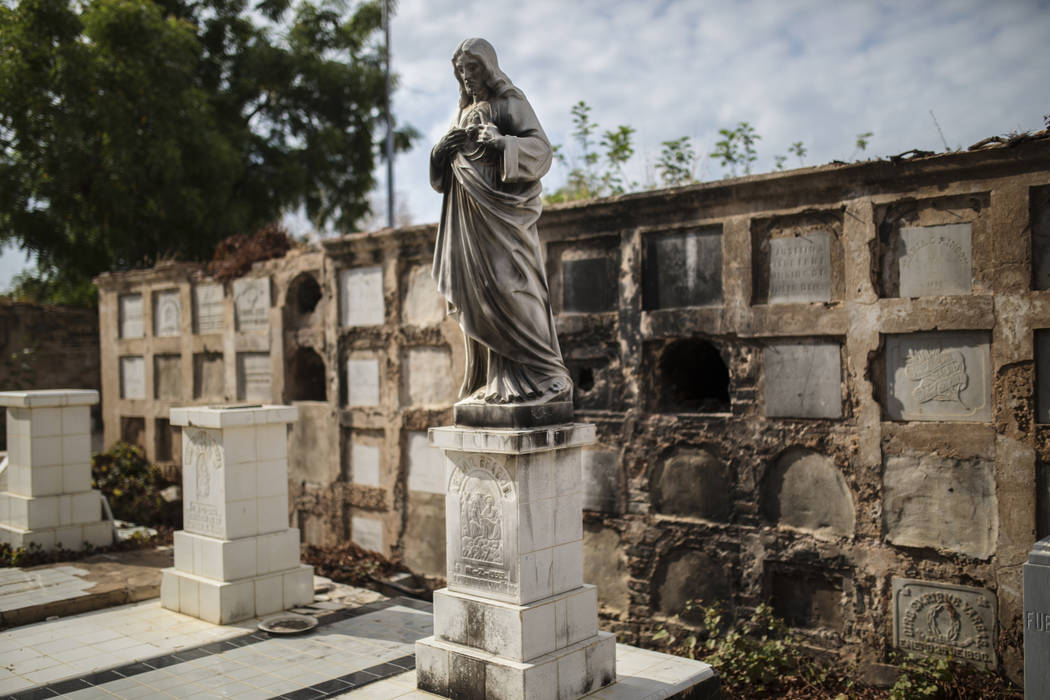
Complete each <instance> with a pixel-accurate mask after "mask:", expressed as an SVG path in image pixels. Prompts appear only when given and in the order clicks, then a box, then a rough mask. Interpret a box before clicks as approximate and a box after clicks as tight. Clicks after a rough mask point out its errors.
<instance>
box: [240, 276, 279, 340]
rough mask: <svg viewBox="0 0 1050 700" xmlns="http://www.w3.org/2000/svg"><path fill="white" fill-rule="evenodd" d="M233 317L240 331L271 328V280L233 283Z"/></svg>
mask: <svg viewBox="0 0 1050 700" xmlns="http://www.w3.org/2000/svg"><path fill="white" fill-rule="evenodd" d="M233 316H234V323H235V325H236V326H237V330H239V331H252V330H256V329H258V328H268V327H269V326H270V278H269V277H254V278H249V279H239V280H234V281H233Z"/></svg>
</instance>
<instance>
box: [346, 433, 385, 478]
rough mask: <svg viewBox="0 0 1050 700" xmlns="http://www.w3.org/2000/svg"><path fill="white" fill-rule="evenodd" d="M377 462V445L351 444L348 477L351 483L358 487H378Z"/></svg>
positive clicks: (378, 471) (378, 454)
mask: <svg viewBox="0 0 1050 700" xmlns="http://www.w3.org/2000/svg"><path fill="white" fill-rule="evenodd" d="M379 461H380V453H379V446H378V445H367V444H362V443H360V442H352V443H351V448H350V475H351V480H352V481H353V483H355V484H359V485H360V486H375V487H378V486H379V485H380V482H379V473H380V469H379Z"/></svg>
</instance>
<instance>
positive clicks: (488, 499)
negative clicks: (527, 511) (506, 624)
mask: <svg viewBox="0 0 1050 700" xmlns="http://www.w3.org/2000/svg"><path fill="white" fill-rule="evenodd" d="M475 459H476V461H475V462H474V463H473V464H470V465H468V466H467V470H466V471H464V469H463V468H462V467H461V466H459V465H457V466H456V467H454V468H453V470H452V474H451V476H450V478H449V485H448V488H449V493H450V494H452V496H453V498H455V499H456V500H457V501H458V505H459V508H458V515H459V537H458V541H456V542H454V543H453V547H454V548H457V549H458V550H459V552H458V555H457V556H455V557H454V562H453V565H452V570H451V571H450V572H449V576H450V579H451V581H452V583H453V584H457V585H461V586H469V587H472V588H480V589H483V590H488V591H493V592H497V593H506V594H511V595H513V594H515V593H517V590H518V583H517V581H516V580H515V579H516V578H517V577H516V575H514V576H512V573H511V570H510V566H509V564H508V563H507V561H508V560H507V551H506V542H505V535H506V534H507V532H508V517H509V509H508V507H507V504H508V502H513V501H514V499H515V493H514V483H513V482H512V481H511V480H510V477H509V476H508V475H507V472H506V470H505V469H504V468H503V465H502V464H501V463H500V462H499V461H497V460H496V459H493V458H491V457H488V456H481V457H476V458H475Z"/></svg>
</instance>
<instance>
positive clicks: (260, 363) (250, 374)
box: [237, 352, 273, 403]
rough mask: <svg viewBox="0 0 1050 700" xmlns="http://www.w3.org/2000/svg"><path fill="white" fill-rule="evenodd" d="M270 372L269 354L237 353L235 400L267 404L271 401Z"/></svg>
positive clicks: (271, 370)
mask: <svg viewBox="0 0 1050 700" xmlns="http://www.w3.org/2000/svg"><path fill="white" fill-rule="evenodd" d="M272 372H273V368H272V367H271V366H270V355H269V353H265V352H242V353H238V355H237V400H238V401H259V402H262V403H269V402H270V401H271V400H272V397H271V394H272V387H273V374H272Z"/></svg>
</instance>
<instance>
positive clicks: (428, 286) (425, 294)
mask: <svg viewBox="0 0 1050 700" xmlns="http://www.w3.org/2000/svg"><path fill="white" fill-rule="evenodd" d="M401 319H402V320H403V321H404V322H405V323H407V324H408V325H410V326H432V325H434V324H435V323H441V322H442V321H443V320H445V297H443V296H441V293H440V292H438V289H437V284H435V283H434V278H433V277H432V276H431V274H430V265H416V266H415V267H413V268H412V269H411V270H410V271H409V273H408V274H407V275H405V297H404V299H402V300H401Z"/></svg>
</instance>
